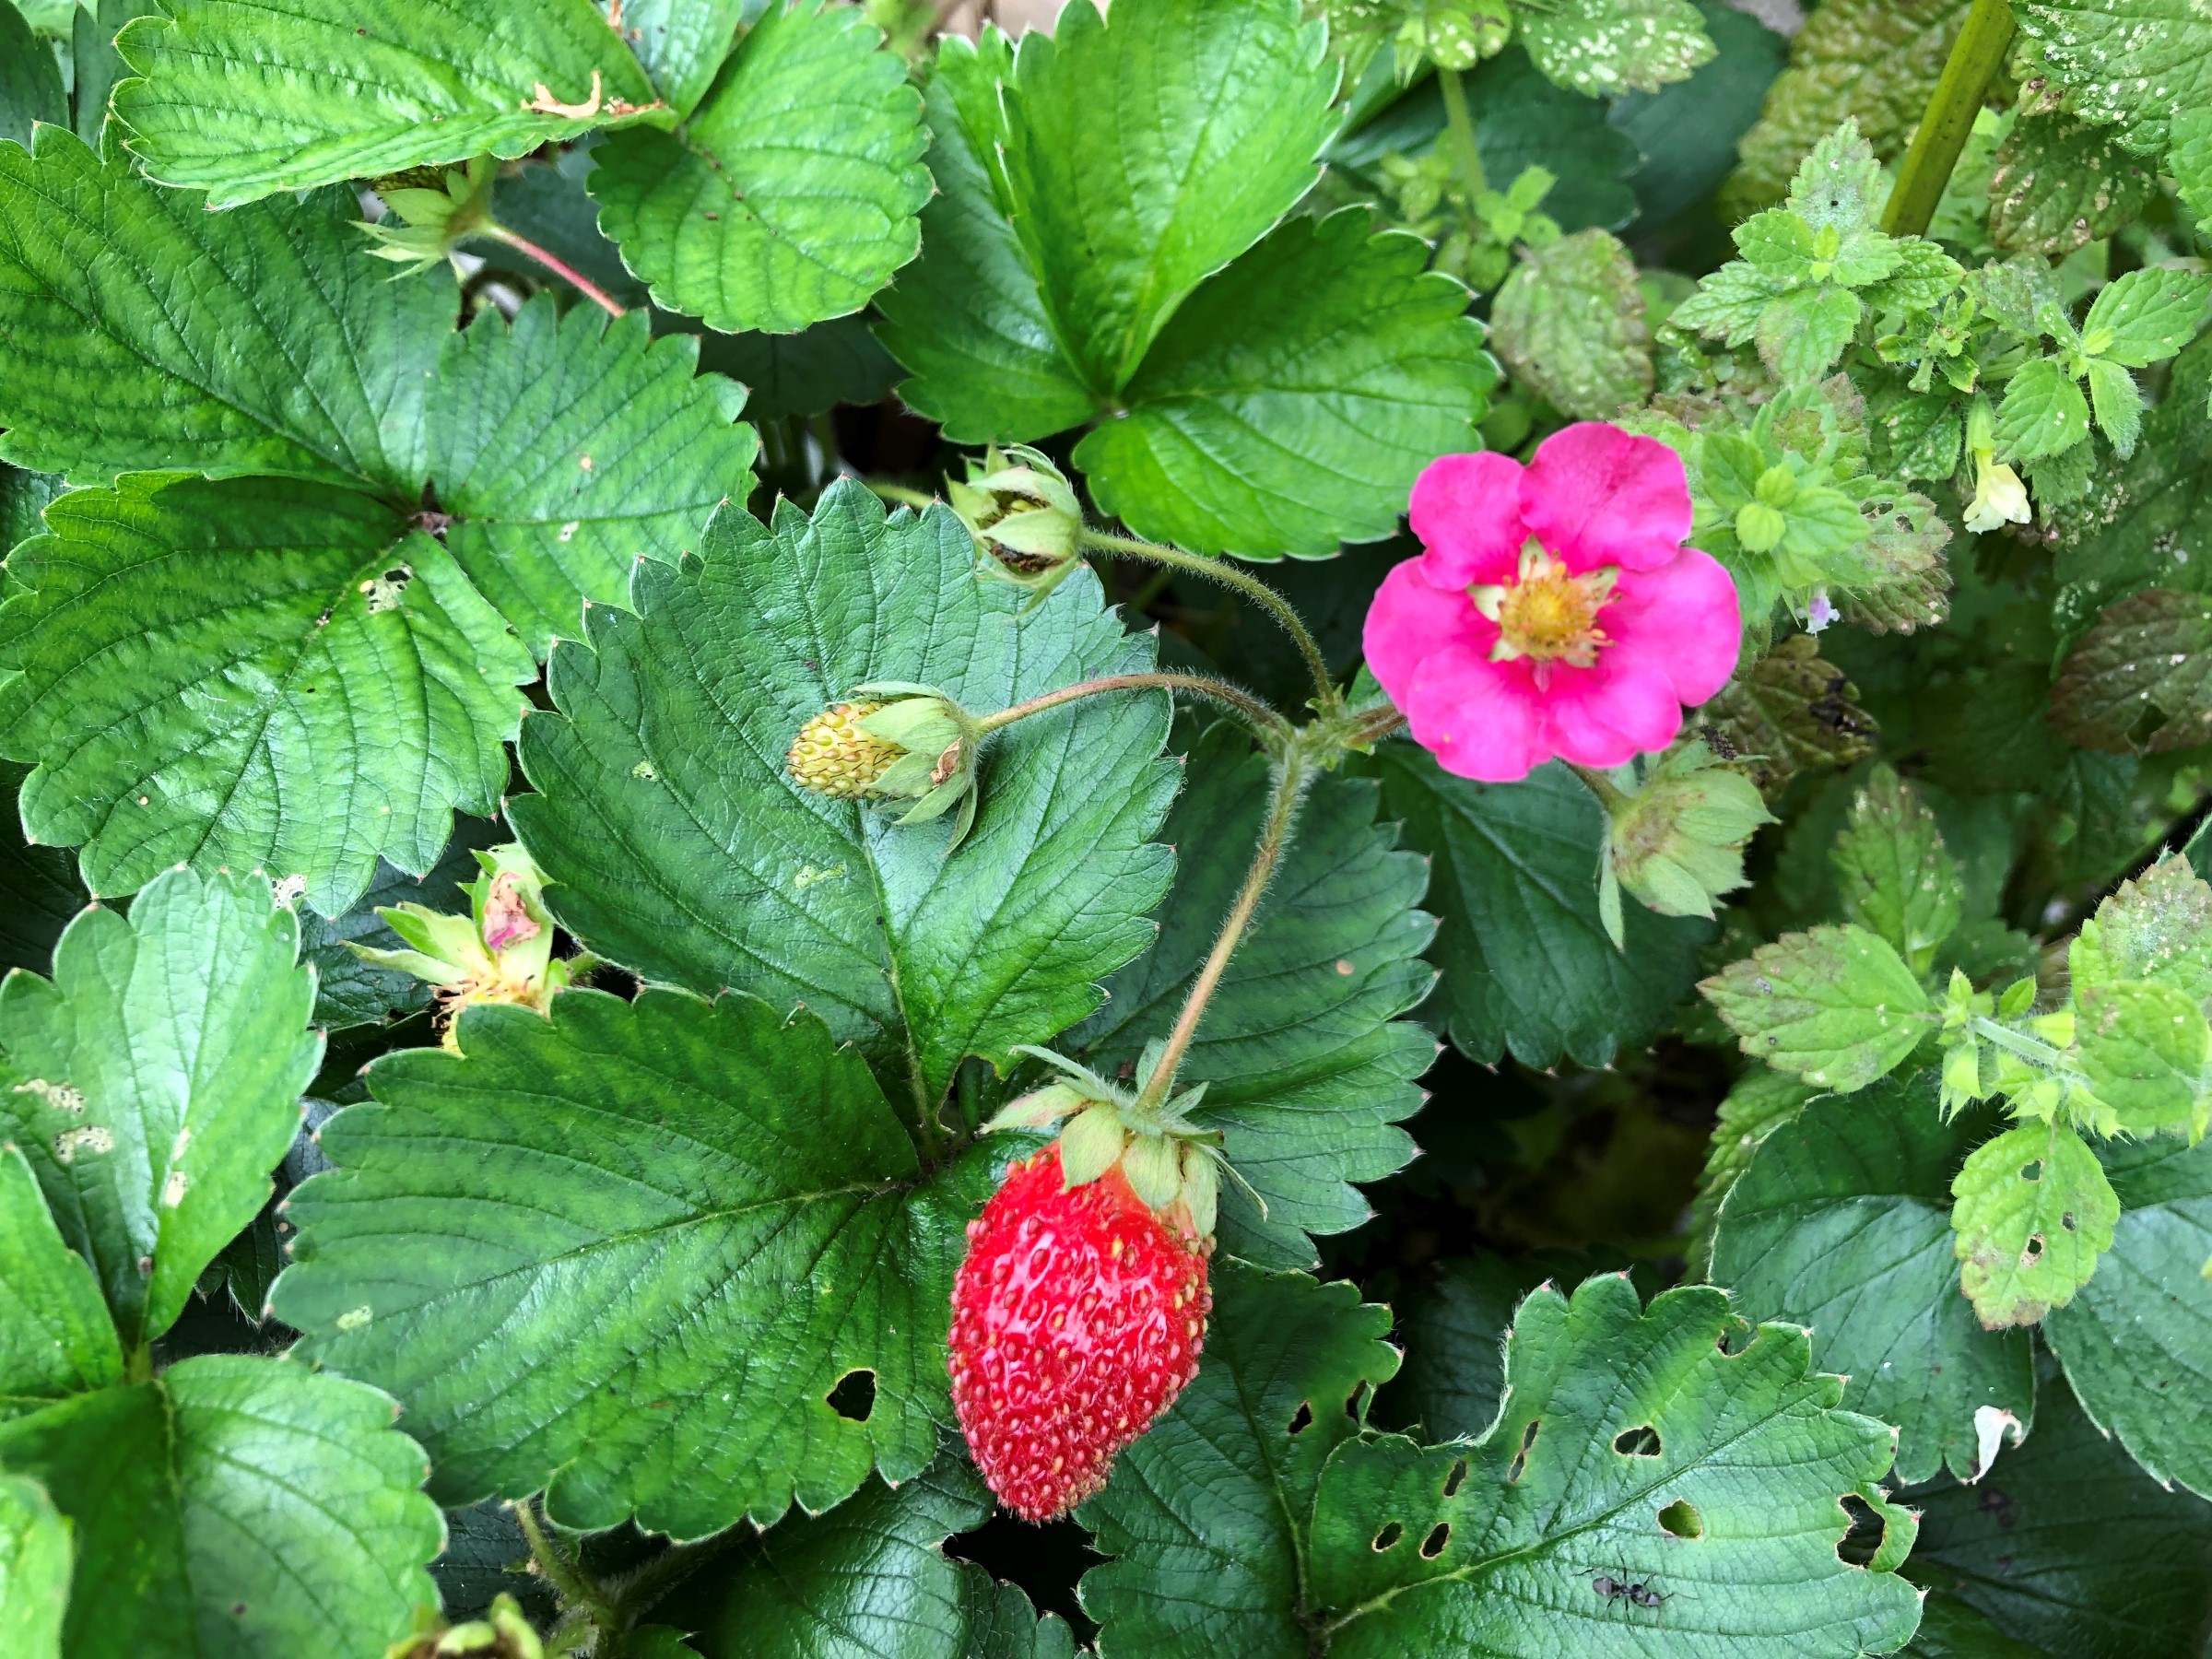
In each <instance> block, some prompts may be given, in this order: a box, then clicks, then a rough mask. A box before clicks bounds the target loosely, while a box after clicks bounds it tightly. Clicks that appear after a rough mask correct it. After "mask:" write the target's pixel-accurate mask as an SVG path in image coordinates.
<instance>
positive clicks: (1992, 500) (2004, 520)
mask: <svg viewBox="0 0 2212 1659" xmlns="http://www.w3.org/2000/svg"><path fill="white" fill-rule="evenodd" d="M1996 433H1997V423H1996V416H1995V414H1994V411H1993V410H1992V409H1991V408H1990V406H1989V399H1988V398H1986V397H1983V396H1981V395H1978V394H1977V395H1976V397H1975V398H1974V400H1973V402H1972V403H1971V405H1969V406H1968V407H1967V411H1966V447H1967V451H1968V453H1970V454H1971V455H1972V456H1973V458H1974V499H1973V500H1971V502H1969V503H1968V504H1967V509H1966V527H1967V528H1968V529H1969V530H1971V531H1973V532H1974V534H1975V535H1982V534H1983V533H1984V532H1986V531H1990V530H1994V529H1996V528H1997V526H1998V525H2000V524H2026V523H2027V522H2028V519H2029V511H2028V487H2027V486H2026V485H2025V484H2022V483H2021V482H2020V475H2019V474H2018V473H2016V472H2014V471H2013V470H2012V468H2011V467H2009V466H2006V465H2003V464H2001V463H2000V462H1998V460H1997V459H1996V453H1997V436H1996Z"/></svg>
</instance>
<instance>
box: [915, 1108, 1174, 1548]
mask: <svg viewBox="0 0 2212 1659" xmlns="http://www.w3.org/2000/svg"><path fill="white" fill-rule="evenodd" d="M1209 1249H1210V1241H1200V1240H1199V1239H1198V1238H1196V1237H1194V1236H1193V1235H1190V1234H1187V1233H1181V1234H1179V1233H1178V1232H1176V1231H1173V1230H1170V1228H1169V1227H1168V1225H1167V1223H1165V1222H1164V1221H1162V1220H1161V1219H1160V1218H1159V1216H1158V1215H1157V1214H1155V1213H1154V1212H1153V1210H1152V1208H1151V1207H1150V1206H1148V1205H1147V1204H1146V1203H1145V1202H1144V1200H1143V1199H1141V1198H1139V1197H1138V1196H1137V1195H1136V1193H1135V1190H1134V1189H1132V1188H1131V1186H1130V1184H1129V1181H1128V1178H1127V1177H1126V1176H1125V1175H1124V1174H1123V1172H1122V1170H1121V1168H1120V1166H1119V1165H1116V1166H1115V1167H1113V1168H1112V1169H1109V1170H1108V1171H1106V1172H1105V1173H1104V1174H1103V1175H1101V1176H1100V1177H1099V1178H1098V1179H1097V1180H1095V1181H1091V1182H1086V1183H1085V1184H1083V1185H1081V1186H1077V1187H1075V1188H1073V1189H1071V1190H1067V1191H1063V1190H1062V1179H1061V1169H1060V1148H1059V1147H1058V1146H1057V1145H1055V1146H1052V1147H1046V1148H1045V1149H1044V1150H1043V1151H1042V1152H1040V1153H1038V1154H1036V1155H1035V1156H1034V1157H1032V1158H1029V1159H1024V1160H1023V1161H1021V1162H1020V1163H1018V1164H1016V1165H1014V1166H1013V1168H1011V1169H1010V1170H1008V1171H1006V1183H1005V1184H1004V1185H1003V1186H1001V1187H1000V1188H999V1189H998V1191H997V1193H996V1194H994V1195H993V1197H992V1199H991V1202H990V1203H989V1204H988V1205H986V1206H984V1208H983V1213H982V1216H981V1217H980V1218H977V1219H976V1220H973V1221H971V1222H970V1223H969V1224H968V1258H967V1260H966V1261H964V1262H962V1263H961V1264H960V1271H959V1277H958V1278H957V1279H956V1280H955V1281H954V1284H953V1291H952V1362H951V1363H952V1402H953V1405H954V1406H955V1407H956V1408H957V1409H958V1410H959V1415H960V1429H961V1431H962V1432H963V1433H965V1434H966V1435H967V1437H968V1445H969V1449H970V1450H971V1452H973V1453H974V1454H975V1463H976V1467H977V1468H979V1469H981V1470H982V1475H983V1478H984V1479H985V1480H986V1481H988V1482H989V1483H990V1486H991V1489H992V1490H993V1491H994V1492H995V1493H997V1494H998V1497H999V1500H1000V1501H1001V1502H1003V1503H1004V1504H1006V1507H1007V1508H1008V1509H1010V1510H1012V1511H1013V1512H1015V1513H1016V1514H1018V1515H1020V1516H1022V1517H1023V1518H1024V1519H1025V1520H1030V1521H1049V1520H1051V1519H1053V1517H1054V1516H1056V1515H1060V1514H1065V1512H1067V1511H1068V1510H1070V1509H1072V1508H1074V1507H1075V1506H1076V1505H1077V1504H1078V1503H1080V1502H1082V1500H1084V1499H1086V1498H1088V1497H1089V1496H1090V1495H1091V1494H1092V1493H1094V1492H1096V1491H1098V1490H1099V1488H1101V1487H1103V1486H1104V1485H1105V1484H1106V1477H1107V1475H1108V1473H1109V1472H1110V1471H1111V1470H1112V1467H1113V1460H1114V1459H1115V1458H1116V1457H1118V1456H1119V1455H1120V1454H1121V1452H1122V1449H1123V1448H1124V1446H1126V1445H1128V1444H1129V1442H1130V1441H1134V1440H1135V1439H1136V1437H1137V1436H1138V1435H1140V1434H1142V1433H1144V1431H1145V1430H1147V1429H1149V1428H1150V1427H1151V1426H1152V1422H1153V1419H1154V1418H1158V1417H1159V1414H1160V1413H1161V1412H1163V1411H1165V1410H1166V1409H1167V1408H1168V1407H1169V1406H1171V1405H1172V1404H1173V1403H1174V1400H1175V1396H1176V1395H1177V1394H1181V1393H1182V1387H1183V1384H1184V1383H1186V1382H1189V1381H1190V1380H1191V1379H1192V1378H1193V1377H1194V1376H1196V1375H1197V1374H1198V1350H1199V1348H1200V1347H1201V1346H1202V1345H1203V1344H1204V1342H1205V1340H1206V1314H1207V1313H1208V1312H1210V1311H1211V1309H1212V1307H1213V1305H1214V1304H1213V1297H1212V1295H1211V1294H1210V1293H1209V1292H1208V1290H1207V1288H1206V1253H1207V1251H1208V1250H1209Z"/></svg>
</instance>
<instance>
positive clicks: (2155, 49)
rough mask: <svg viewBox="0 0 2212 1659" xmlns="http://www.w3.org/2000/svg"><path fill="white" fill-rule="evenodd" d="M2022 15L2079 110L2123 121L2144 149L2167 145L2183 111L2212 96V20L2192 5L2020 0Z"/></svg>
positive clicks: (2133, 143)
mask: <svg viewBox="0 0 2212 1659" xmlns="http://www.w3.org/2000/svg"><path fill="white" fill-rule="evenodd" d="M2018 18H2019V25H2020V32H2021V33H2022V34H2024V35H2026V36H2028V37H2029V38H2030V40H2032V41H2034V42H2035V44H2036V45H2037V47H2039V48H2040V49H2041V53H2042V59H2043V63H2044V64H2045V65H2048V67H2049V70H2050V72H2051V75H2052V77H2053V79H2054V80H2056V81H2057V83H2058V84H2059V85H2060V86H2061V87H2063V88H2065V90H2066V92H2067V94H2068V96H2069V98H2070V100H2071V102H2072V107H2073V109H2074V112H2075V113H2077V115H2079V116H2080V117H2081V118H2082V119H2083V120H2085V121H2089V122H2094V123H2095V124H2098V125H2100V126H2110V125H2112V124H2118V127H2119V132H2120V141H2121V142H2122V143H2123V144H2124V145H2126V146H2127V147H2128V148H2130V149H2132V150H2134V151H2136V153H2137V154H2139V155H2156V154H2157V153H2158V152H2159V151H2160V150H2162V149H2164V148H2165V147H2166V142H2167V126H2168V124H2169V123H2170V122H2171V120H2172V119H2173V117H2174V116H2175V115H2177V114H2179V113H2180V112H2182V111H2183V110H2189V109H2199V108H2202V107H2203V106H2205V105H2206V103H2212V25H2207V24H2206V22H2205V20H2204V19H2203V18H2200V17H2198V16H2197V15H2196V14H2195V13H2194V11H2191V10H2187V9H2183V10H2181V11H2178V12H2177V11H2176V10H2174V9H2173V8H2172V7H2171V6H2169V5H2167V4H2165V0H2021V4H2020V6H2019V7H2018Z"/></svg>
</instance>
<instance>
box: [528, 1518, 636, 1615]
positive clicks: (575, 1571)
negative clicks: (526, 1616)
mask: <svg viewBox="0 0 2212 1659" xmlns="http://www.w3.org/2000/svg"><path fill="white" fill-rule="evenodd" d="M507 1507H508V1509H509V1510H511V1511H512V1512H513V1514H514V1524H516V1525H517V1526H519V1527H521V1528H522V1530H523V1540H524V1543H526V1544H528V1545H529V1546H530V1559H531V1562H532V1564H533V1565H535V1567H536V1569H537V1571H538V1573H539V1575H540V1576H542V1577H543V1578H544V1579H545V1581H546V1583H548V1584H551V1585H552V1586H553V1588H554V1590H555V1591H556V1592H558V1593H559V1596H560V1599H561V1600H562V1601H563V1602H564V1603H566V1604H567V1605H568V1606H571V1607H580V1608H582V1609H583V1610H584V1611H585V1612H586V1613H588V1614H589V1615H590V1617H591V1620H592V1622H593V1623H594V1625H596V1626H598V1627H599V1629H600V1630H603V1631H606V1632H608V1633H609V1634H611V1633H613V1632H614V1631H617V1630H620V1629H621V1627H622V1619H621V1615H620V1613H619V1612H618V1610H617V1609H616V1606H615V1604H614V1603H613V1602H611V1601H609V1600H608V1599H607V1597H606V1592H605V1591H603V1590H601V1589H600V1588H599V1586H598V1585H597V1584H596V1583H594V1582H593V1580H592V1578H591V1577H590V1575H589V1574H587V1573H586V1572H585V1571H583V1569H582V1566H581V1565H580V1564H579V1563H578V1562H577V1561H576V1560H574V1559H572V1558H571V1556H570V1555H569V1554H568V1552H567V1551H566V1550H564V1549H562V1548H561V1547H560V1546H559V1544H557V1543H555V1542H554V1541H553V1538H552V1535H550V1534H548V1533H547V1531H546V1528H545V1525H544V1524H543V1523H542V1522H540V1521H539V1520H538V1517H537V1510H536V1507H535V1505H534V1504H533V1503H532V1502H531V1500H529V1499H527V1498H521V1499H517V1500H514V1501H513V1502H512V1503H510V1504H508V1506H507Z"/></svg>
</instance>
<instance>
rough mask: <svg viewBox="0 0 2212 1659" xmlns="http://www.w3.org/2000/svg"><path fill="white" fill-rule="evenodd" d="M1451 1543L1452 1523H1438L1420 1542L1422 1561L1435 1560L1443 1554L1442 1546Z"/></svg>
mask: <svg viewBox="0 0 2212 1659" xmlns="http://www.w3.org/2000/svg"><path fill="white" fill-rule="evenodd" d="M1451 1542H1452V1523H1450V1522H1449V1521H1439V1522H1438V1523H1437V1524H1435V1525H1434V1526H1432V1527H1430V1529H1429V1535H1428V1536H1427V1537H1425V1538H1423V1539H1422V1540H1421V1557H1422V1559H1424V1560H1430V1561H1433V1560H1435V1559H1436V1558H1437V1557H1438V1556H1440V1555H1442V1554H1443V1553H1444V1546H1445V1545H1447V1544H1449V1543H1451Z"/></svg>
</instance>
